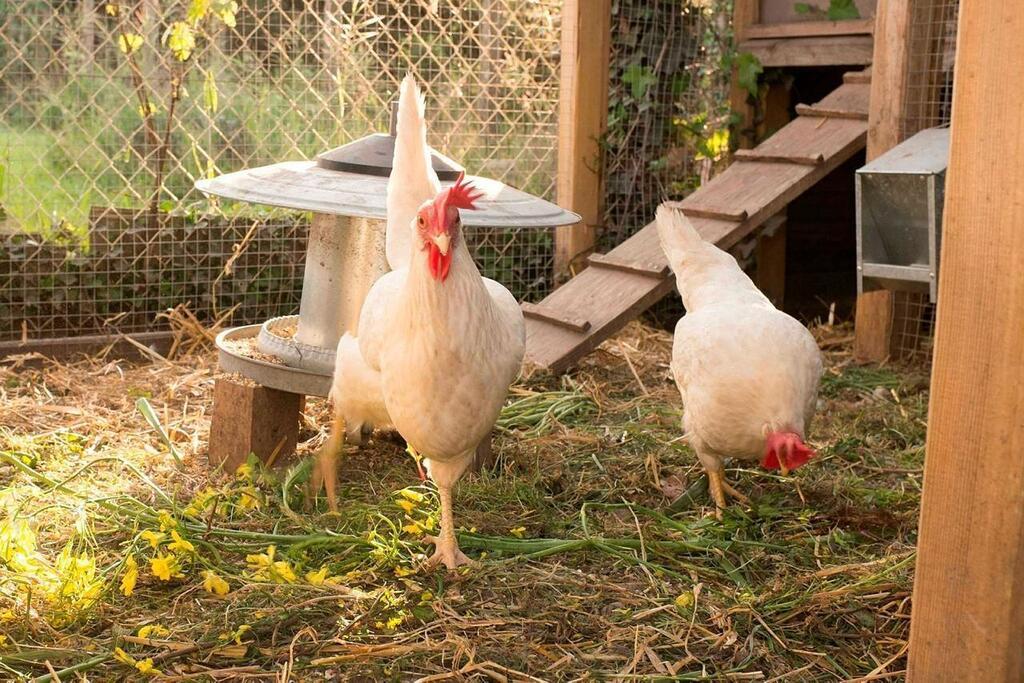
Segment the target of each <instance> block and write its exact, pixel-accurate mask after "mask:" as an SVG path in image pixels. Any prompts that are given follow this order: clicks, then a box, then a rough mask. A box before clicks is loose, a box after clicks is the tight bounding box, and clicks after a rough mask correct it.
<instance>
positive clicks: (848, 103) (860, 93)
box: [814, 83, 871, 120]
mask: <svg viewBox="0 0 1024 683" xmlns="http://www.w3.org/2000/svg"><path fill="white" fill-rule="evenodd" d="M814 106H815V108H817V109H836V110H840V111H848V112H854V113H857V114H862V115H863V116H861V117H858V118H863V119H865V120H867V116H868V110H869V109H870V108H871V84H870V83H844V84H843V85H841V86H839V87H838V88H836V89H835V90H833V91H832V92H830V93H829V94H828V95H826V96H825V97H824V98H822V99H821V101H820V102H815V103H814Z"/></svg>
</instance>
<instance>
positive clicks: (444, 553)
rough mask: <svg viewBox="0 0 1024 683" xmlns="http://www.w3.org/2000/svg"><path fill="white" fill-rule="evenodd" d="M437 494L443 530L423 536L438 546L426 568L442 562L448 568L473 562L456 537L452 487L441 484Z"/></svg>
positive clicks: (428, 541) (425, 539)
mask: <svg viewBox="0 0 1024 683" xmlns="http://www.w3.org/2000/svg"><path fill="white" fill-rule="evenodd" d="M437 495H438V497H439V498H440V499H441V532H440V533H439V534H438V535H437V536H424V538H423V540H424V541H426V542H427V543H433V544H434V545H435V546H436V549H435V551H434V554H433V555H431V556H430V559H428V560H427V562H426V565H425V566H426V568H427V569H431V568H433V567H436V566H437V565H438V564H441V563H443V564H444V566H445V567H447V568H448V569H455V568H456V567H459V566H461V565H464V564H472V562H473V561H472V560H471V559H469V558H468V557H466V556H465V555H464V554H463V553H462V551H461V550H459V542H458V539H456V538H455V521H454V519H453V516H452V489H451V487H450V486H440V485H439V486H438V487H437Z"/></svg>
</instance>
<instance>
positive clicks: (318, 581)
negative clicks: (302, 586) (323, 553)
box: [306, 567, 327, 586]
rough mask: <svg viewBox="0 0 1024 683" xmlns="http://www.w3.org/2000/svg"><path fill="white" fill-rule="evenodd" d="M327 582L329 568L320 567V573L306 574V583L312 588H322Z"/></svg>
mask: <svg viewBox="0 0 1024 683" xmlns="http://www.w3.org/2000/svg"><path fill="white" fill-rule="evenodd" d="M326 580H327V567H320V569H319V570H318V571H315V572H306V583H308V584H309V585H311V586H322V585H323V584H324V581H326Z"/></svg>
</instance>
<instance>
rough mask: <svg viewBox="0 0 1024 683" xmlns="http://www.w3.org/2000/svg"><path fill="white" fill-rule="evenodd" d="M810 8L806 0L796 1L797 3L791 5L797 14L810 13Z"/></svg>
mask: <svg viewBox="0 0 1024 683" xmlns="http://www.w3.org/2000/svg"><path fill="white" fill-rule="evenodd" d="M811 9H812V8H811V6H810V5H808V4H807V3H806V2H798V3H795V4H794V5H793V11H794V12H796V13H797V14H810V13H811ZM813 9H818V8H817V7H815V8H813Z"/></svg>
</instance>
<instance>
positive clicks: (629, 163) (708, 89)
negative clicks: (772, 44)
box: [0, 0, 731, 342]
mask: <svg viewBox="0 0 1024 683" xmlns="http://www.w3.org/2000/svg"><path fill="white" fill-rule="evenodd" d="M612 4H613V12H614V16H613V29H612V50H613V54H612V68H611V73H610V92H611V96H610V103H609V133H608V135H607V136H606V139H605V140H603V143H604V144H603V149H604V155H603V157H604V158H603V159H602V160H596V161H595V163H603V164H604V165H605V174H606V178H607V179H608V183H607V188H608V189H607V201H606V204H607V207H608V208H607V211H606V214H605V217H606V220H605V226H604V230H603V231H602V242H603V245H602V246H607V245H614V244H617V243H618V242H619V241H621V240H622V239H624V238H625V237H627V236H628V235H629V234H631V233H632V232H634V231H635V230H636V229H638V228H640V227H642V226H643V225H644V224H645V223H646V222H647V221H648V220H649V219H650V217H651V216H652V215H653V212H654V209H655V207H656V206H657V204H658V202H659V201H661V199H662V198H663V197H665V196H679V195H680V194H681V193H685V192H686V191H688V189H692V187H694V186H695V185H696V184H697V183H699V181H700V178H701V177H702V175H705V176H706V174H707V169H708V168H709V166H710V165H711V164H713V163H715V161H716V158H717V156H716V155H717V153H718V151H719V150H724V147H723V146H722V145H721V144H719V143H720V142H721V140H720V139H719V138H720V137H721V135H722V131H724V130H725V129H726V127H727V121H726V119H727V105H724V103H725V88H726V83H727V79H728V72H727V70H723V69H721V68H720V60H721V56H722V53H723V50H724V49H725V48H724V46H725V45H726V43H727V42H728V41H729V39H730V38H729V35H728V24H729V21H728V17H729V14H730V12H731V7H730V3H729V2H728V1H727V0H656V1H655V2H643V1H641V0H617V1H616V2H613V3H612ZM560 19H561V2H560V0H465V1H464V2H461V3H452V2H439V1H438V0H171V1H169V2H158V1H157V0H128V1H127V2H125V1H123V0H111V1H109V2H104V1H103V0H73V1H72V0H60V1H56V0H2V2H0V342H3V341H12V340H29V341H31V340H33V339H47V338H55V337H65V336H76V335H82V334H95V333H101V334H112V333H126V332H139V331H147V330H153V329H158V328H160V327H161V323H160V321H159V316H160V314H161V313H163V312H164V311H166V309H167V308H171V307H174V306H177V305H179V304H188V305H189V307H190V309H191V310H192V312H193V313H194V314H195V315H196V316H197V317H198V318H199V319H200V320H203V321H207V322H209V321H213V320H218V319H221V318H222V317H223V316H224V315H225V314H227V316H228V317H227V318H226V321H227V322H230V323H233V324H247V323H254V322H260V321H262V320H263V319H265V318H268V317H272V316H276V315H284V314H289V313H294V312H295V310H296V309H297V307H298V302H299V298H300V294H301V286H302V262H303V258H304V254H305V240H306V234H307V228H308V220H309V216H308V215H303V214H296V213H289V212H285V211H277V210H268V209H266V208H262V207H256V206H249V205H241V204H232V203H226V202H223V201H221V202H218V201H216V200H209V199H207V198H205V197H203V196H202V195H201V194H200V193H198V192H197V191H196V190H195V189H194V182H195V181H196V180H197V179H199V178H204V177H209V176H212V175H216V174H221V173H227V172H231V171H236V170H240V169H243V168H251V167H254V166H260V165H265V164H270V163H276V162H279V161H284V160H290V159H308V158H312V157H313V156H315V155H316V154H317V153H319V152H322V151H325V150H327V149H330V148H333V147H336V146H338V145H341V144H345V143H347V142H350V141H352V140H354V139H357V138H359V137H361V136H363V135H366V134H368V133H372V132H381V131H384V130H386V129H387V126H388V115H389V109H390V102H391V100H392V99H393V98H394V97H395V93H396V92H397V89H398V84H399V82H400V80H401V78H402V77H403V76H404V75H405V74H406V73H407V72H412V73H414V74H415V75H416V76H417V77H418V79H419V80H420V82H421V84H422V86H423V89H424V91H425V93H426V96H427V100H428V108H429V120H430V133H429V137H430V142H431V144H432V145H433V146H434V147H435V148H437V149H439V150H441V151H443V152H444V153H446V154H448V155H449V156H451V157H453V158H454V159H456V160H458V161H460V162H461V163H462V164H464V165H465V166H466V167H467V168H468V169H469V170H470V171H471V172H472V173H476V174H480V175H484V176H488V177H493V178H497V179H499V180H501V181H503V182H506V183H508V184H510V185H512V186H514V187H517V188H520V189H523V190H525V191H528V192H531V193H533V194H536V195H539V196H542V197H545V198H547V199H554V181H555V173H556V154H557V133H558V131H557V119H558V106H559V102H558V96H559V71H560V53H559V52H560ZM723 105H724V106H725V107H726V109H725V110H723V109H722V107H723ZM716 141H717V142H716ZM709 150H710V151H709ZM702 152H703V153H704V155H703V156H701V153H702ZM467 238H468V241H469V242H470V244H471V246H472V248H473V251H474V255H475V257H476V258H477V261H478V263H480V265H481V267H482V269H483V270H484V271H485V273H486V274H487V275H488V276H490V277H493V278H495V279H498V280H500V281H502V282H504V283H506V284H507V285H509V287H510V288H511V289H512V291H513V292H514V293H515V294H516V295H517V296H518V297H520V298H522V299H534V300H536V299H539V298H541V297H542V296H544V295H545V294H546V293H547V292H548V291H549V290H550V287H551V284H552V269H553V251H554V250H553V233H552V231H538V230H516V229H510V230H482V229H481V230H474V231H472V232H471V233H470V234H468V235H467Z"/></svg>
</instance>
